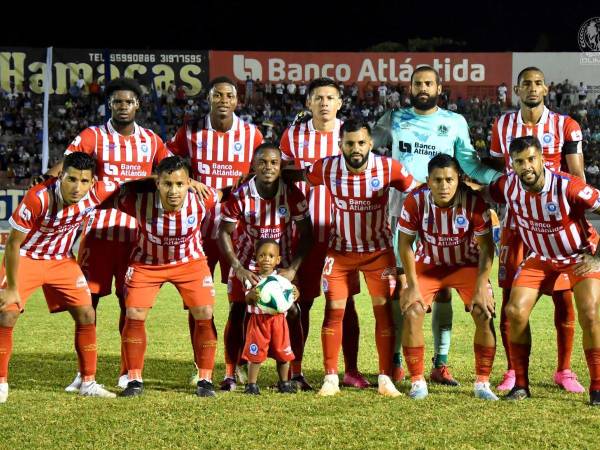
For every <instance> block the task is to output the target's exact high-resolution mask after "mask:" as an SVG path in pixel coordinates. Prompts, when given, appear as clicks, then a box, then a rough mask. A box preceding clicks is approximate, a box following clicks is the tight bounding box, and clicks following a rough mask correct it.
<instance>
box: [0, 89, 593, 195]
mask: <svg viewBox="0 0 600 450" xmlns="http://www.w3.org/2000/svg"><path fill="white" fill-rule="evenodd" d="M103 89H104V86H101V85H99V84H98V83H97V81H96V80H93V81H92V82H90V83H86V82H85V81H84V80H83V79H80V80H78V81H77V82H75V83H73V85H72V86H71V87H70V89H69V91H68V94H66V95H63V96H57V95H55V96H53V97H52V100H51V105H50V111H49V130H50V136H49V146H50V160H49V167H51V166H52V165H53V164H54V163H56V162H57V161H58V160H59V159H60V158H61V157H62V153H63V152H64V149H65V148H66V147H67V145H68V144H69V142H71V140H72V139H73V138H74V137H75V136H76V135H77V133H78V132H79V131H80V130H82V129H84V128H86V127H88V126H90V125H94V124H98V123H102V122H104V121H106V120H107V116H106V105H105V104H104V102H103V98H102V97H103V96H102V91H103ZM142 89H143V92H144V95H143V97H142V105H141V108H140V111H141V112H140V114H139V116H141V117H138V118H137V120H138V122H139V123H140V125H142V126H144V127H146V128H150V129H152V130H154V131H156V132H157V133H158V134H160V135H162V137H163V138H165V139H169V138H171V137H172V136H174V134H175V132H176V131H177V129H178V128H179V127H180V126H181V125H182V124H183V123H184V122H187V121H189V120H190V119H192V118H194V117H196V116H204V115H206V113H207V112H208V110H209V104H208V100H207V91H206V90H203V91H202V92H201V93H200V95H198V96H196V97H193V98H188V97H187V96H186V94H185V90H184V89H183V87H182V86H176V85H175V83H171V84H170V85H169V86H168V87H167V89H166V90H165V91H164V92H160V91H159V92H157V93H156V94H155V95H153V93H151V91H150V90H149V88H148V86H144V85H142ZM340 89H341V90H342V92H343V94H344V104H343V107H342V108H341V110H340V112H339V117H340V118H341V119H348V118H361V119H363V120H366V121H367V122H369V124H370V125H371V126H373V125H374V124H375V122H376V121H377V119H378V118H379V117H380V116H381V115H382V114H383V112H384V111H385V110H386V109H390V108H401V107H406V106H409V105H410V99H409V97H408V95H407V92H406V90H407V88H406V87H405V86H403V85H401V84H398V85H392V84H387V85H386V84H383V83H381V84H379V85H375V84H372V83H369V84H368V85H367V86H365V87H364V88H363V89H362V90H361V89H359V87H358V86H357V85H356V84H351V85H344V84H340ZM548 89H549V92H548V96H547V97H546V104H547V106H548V107H549V108H551V109H552V110H553V111H557V112H561V113H563V114H568V115H569V116H571V117H572V118H574V119H575V120H576V121H577V122H578V123H579V124H580V126H581V129H582V132H583V154H584V157H585V164H586V174H587V176H588V177H589V179H588V181H589V182H590V184H592V185H594V186H600V95H598V96H597V97H596V98H593V97H592V95H590V94H588V92H587V87H586V86H584V85H583V83H578V85H577V86H576V85H574V84H571V83H570V82H569V80H565V81H564V82H562V83H557V84H556V83H554V82H551V83H550V84H549V85H548ZM238 94H239V98H240V102H239V104H238V109H237V111H236V113H237V115H238V116H239V117H240V118H241V119H243V120H244V121H246V122H250V123H253V124H255V125H257V126H258V127H259V129H260V130H261V132H262V133H263V136H264V137H265V140H267V141H272V142H279V139H280V137H281V134H282V132H283V131H284V129H285V128H286V127H287V126H288V125H289V124H290V123H291V122H292V121H293V120H294V118H295V117H296V115H297V114H298V113H299V112H300V111H303V110H305V109H306V108H305V104H304V101H305V100H304V99H305V97H306V84H304V83H300V84H295V83H293V82H291V83H288V84H283V83H275V84H272V83H270V82H266V83H263V82H260V81H258V80H257V81H252V80H247V81H246V82H245V83H239V84H238ZM440 106H441V107H443V108H446V109H448V110H450V111H453V112H457V113H459V114H462V115H463V116H464V117H465V118H466V119H467V122H468V124H469V127H470V134H471V140H472V143H473V146H474V147H475V149H476V150H477V151H478V153H479V154H480V155H481V156H482V157H486V156H488V155H489V146H490V140H491V134H492V124H493V121H494V119H495V118H497V117H498V116H499V115H500V114H501V112H503V111H504V110H507V106H506V104H505V102H503V87H502V86H500V87H499V88H498V94H497V95H495V96H482V97H481V98H480V97H478V96H472V97H470V98H461V97H457V98H454V97H453V96H452V93H451V92H450V90H449V89H447V88H446V89H444V91H443V92H442V94H441V96H440ZM42 116H43V98H42V96H41V95H36V94H34V93H32V92H31V91H30V90H29V88H28V86H27V84H25V85H24V86H23V87H22V89H20V90H19V91H16V90H14V92H8V91H6V90H2V89H1V88H0V187H2V188H15V187H16V188H25V187H27V185H28V184H29V180H30V179H31V177H32V176H36V175H39V174H40V173H41V148H42V139H43V136H42V128H43V126H42V125H43V124H42ZM381 150H382V149H381Z"/></svg>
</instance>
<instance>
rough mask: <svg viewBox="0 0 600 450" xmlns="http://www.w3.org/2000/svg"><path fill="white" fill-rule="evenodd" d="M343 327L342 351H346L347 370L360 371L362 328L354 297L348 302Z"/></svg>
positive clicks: (345, 364)
mask: <svg viewBox="0 0 600 450" xmlns="http://www.w3.org/2000/svg"><path fill="white" fill-rule="evenodd" d="M342 328H343V333H342V351H343V352H344V366H345V371H346V372H356V371H358V342H359V339H360V328H359V326H358V313H357V312H356V305H355V303H354V299H353V298H352V297H350V298H349V299H348V301H347V302H346V310H345V312H344V319H343V320H342Z"/></svg>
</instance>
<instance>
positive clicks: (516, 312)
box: [504, 302, 529, 323]
mask: <svg viewBox="0 0 600 450" xmlns="http://www.w3.org/2000/svg"><path fill="white" fill-rule="evenodd" d="M504 311H505V313H506V318H507V319H508V321H509V322H513V323H514V322H517V323H518V322H527V321H528V320H529V317H527V312H526V310H525V308H524V307H522V306H521V305H519V303H517V302H510V303H508V304H507V305H506V308H504Z"/></svg>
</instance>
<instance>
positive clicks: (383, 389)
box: [377, 375, 402, 397]
mask: <svg viewBox="0 0 600 450" xmlns="http://www.w3.org/2000/svg"><path fill="white" fill-rule="evenodd" d="M377 385H378V386H377V392H379V393H380V394H381V395H383V396H385V397H399V396H401V395H402V394H401V393H400V391H399V390H398V389H396V386H394V383H392V380H391V379H390V377H388V376H387V375H379V376H378V377H377Z"/></svg>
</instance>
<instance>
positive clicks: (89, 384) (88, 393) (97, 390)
mask: <svg viewBox="0 0 600 450" xmlns="http://www.w3.org/2000/svg"><path fill="white" fill-rule="evenodd" d="M79 395H82V396H84V397H99V398H115V397H116V396H117V394H115V393H113V392H110V391H108V390H106V389H104V386H102V385H101V384H98V383H96V382H95V381H84V382H82V383H81V389H79Z"/></svg>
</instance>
